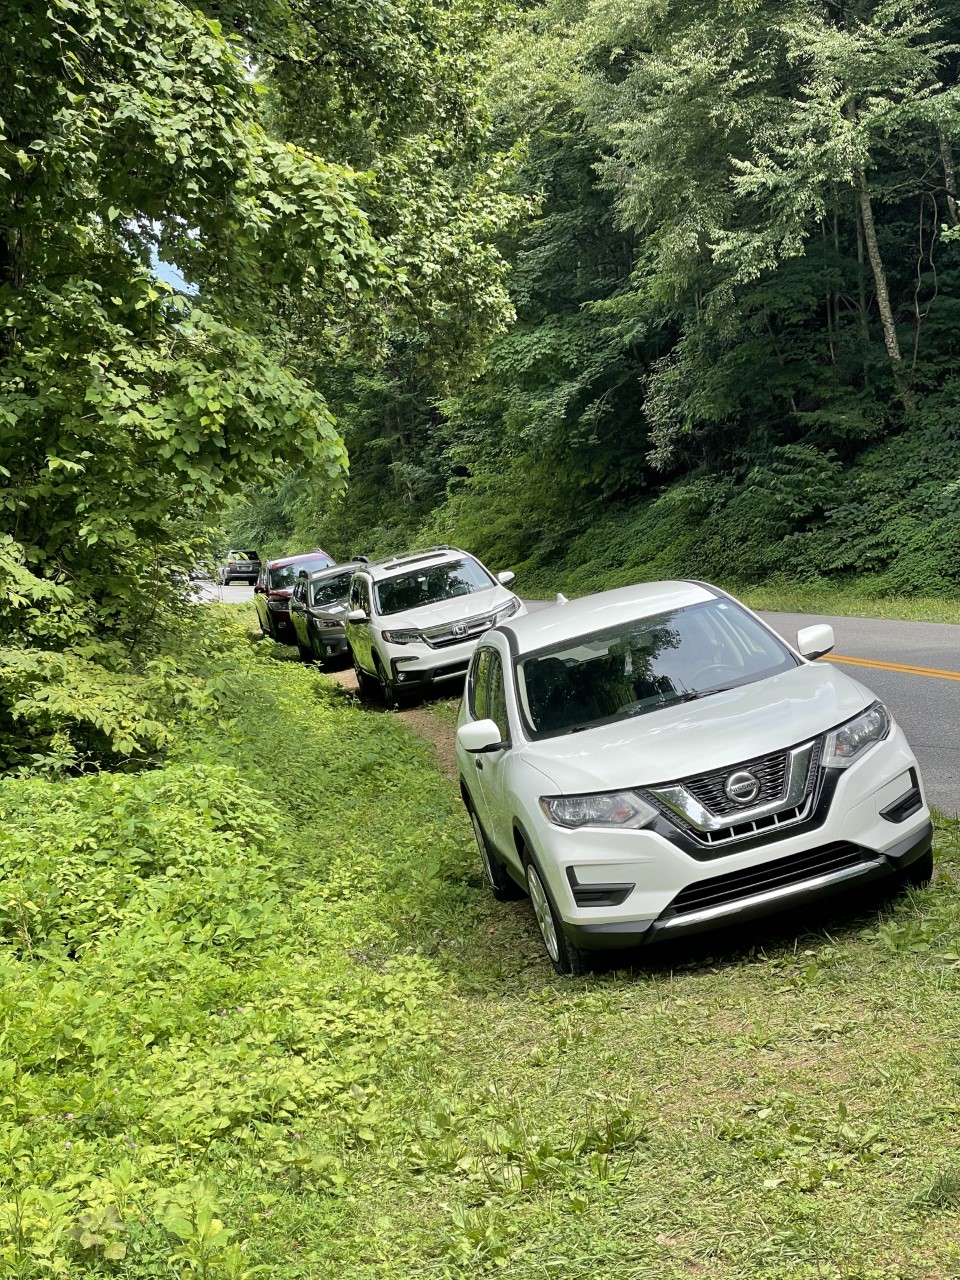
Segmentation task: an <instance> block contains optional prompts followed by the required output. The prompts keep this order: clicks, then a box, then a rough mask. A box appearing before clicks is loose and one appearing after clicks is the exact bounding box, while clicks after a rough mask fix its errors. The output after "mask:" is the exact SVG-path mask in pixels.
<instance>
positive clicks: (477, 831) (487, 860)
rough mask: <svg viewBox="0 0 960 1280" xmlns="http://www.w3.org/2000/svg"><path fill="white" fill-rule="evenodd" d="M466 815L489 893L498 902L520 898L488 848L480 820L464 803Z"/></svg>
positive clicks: (507, 873) (500, 863) (508, 875)
mask: <svg viewBox="0 0 960 1280" xmlns="http://www.w3.org/2000/svg"><path fill="white" fill-rule="evenodd" d="M466 805H467V813H469V815H470V821H471V822H472V823H473V834H474V837H475V839H476V841H477V852H478V853H479V854H480V865H481V866H482V867H483V879H484V883H485V884H486V886H487V888H488V889H489V891H490V893H491V894H492V895H493V897H494V898H496V900H497V901H498V902H509V901H510V900H511V899H512V898H516V897H519V896H520V890H519V888H518V887H517V885H515V884H514V882H513V880H512V878H511V876H510V873H509V872H508V871H507V869H506V867H505V866H504V865H503V863H502V862H501V861H500V859H499V858H498V857H497V855H496V854H495V853H494V852H493V850H492V849H491V848H490V845H489V844H488V843H487V837H486V835H485V834H484V830H483V827H482V826H481V825H480V819H479V818H478V817H477V815H476V813H474V810H473V805H472V804H471V803H470V801H469V800H467V801H466Z"/></svg>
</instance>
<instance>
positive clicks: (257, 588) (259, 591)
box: [253, 582, 267, 595]
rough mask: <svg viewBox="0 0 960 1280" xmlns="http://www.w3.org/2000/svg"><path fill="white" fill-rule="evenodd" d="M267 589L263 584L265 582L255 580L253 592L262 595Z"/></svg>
mask: <svg viewBox="0 0 960 1280" xmlns="http://www.w3.org/2000/svg"><path fill="white" fill-rule="evenodd" d="M266 589H267V588H266V587H265V586H264V585H263V583H262V582H255V583H254V584H253V594H254V595H262V594H263V593H264V591H266Z"/></svg>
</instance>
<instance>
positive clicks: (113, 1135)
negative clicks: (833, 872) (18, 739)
mask: <svg viewBox="0 0 960 1280" xmlns="http://www.w3.org/2000/svg"><path fill="white" fill-rule="evenodd" d="M210 613H211V614H212V615H214V616H208V614H207V611H203V613H202V614H201V612H200V611H197V612H196V615H195V616H194V618H193V619H192V623H191V627H192V628H195V630H193V631H192V634H190V633H187V634H184V635H183V636H182V637H181V647H180V650H179V657H178V659H177V662H176V666H175V669H174V668H173V667H171V674H172V675H175V676H176V677H177V678H179V679H182V680H184V681H187V682H190V681H197V680H210V679H211V678H212V679H213V680H214V690H213V696H212V698H211V700H210V702H209V703H208V704H207V706H206V707H205V709H204V710H202V712H200V713H198V714H192V715H191V716H190V718H189V719H188V720H186V721H182V722H180V721H178V720H177V717H176V715H169V716H168V717H167V719H166V720H165V722H164V723H165V727H166V729H167V731H168V733H169V735H170V738H171V742H170V744H169V746H168V755H167V758H166V760H165V761H164V762H163V763H161V764H160V765H159V767H157V768H155V769H152V770H150V771H146V772H141V773H139V774H129V773H123V772H116V773H110V772H106V771H103V772H101V773H100V774H99V775H97V776H90V777H78V778H74V779H69V780H66V781H64V780H62V779H60V780H57V781H56V782H51V781H49V780H47V779H44V778H39V777H17V778H14V777H7V778H5V779H3V780H2V782H0V854H2V856H0V879H2V884H0V905H2V912H0V917H2V931H0V978H2V982H0V1035H2V1037H3V1044H4V1053H3V1056H2V1060H0V1224H2V1226H0V1264H2V1269H3V1272H4V1274H5V1275H10V1276H15V1277H18V1280H41V1277H51V1276H52V1277H56V1280H65V1277H67V1276H69V1277H75V1276H76V1277H79V1276H88V1275H89V1276H102V1275H111V1274H112V1275H123V1276H126V1277H131V1278H132V1280H160V1278H161V1277H165V1276H169V1275H170V1274H177V1275H182V1276H186V1277H205V1278H206V1280H252V1278H253V1277H254V1276H257V1277H259V1276H270V1277H271V1278H274V1277H276V1280H308V1278H310V1280H312V1277H314V1276H316V1275H319V1274H328V1273H337V1272H339V1273H343V1274H345V1275H350V1276H355V1277H357V1278H358V1280H374V1277H377V1280H383V1278H384V1277H386V1278H388V1280H408V1277H411V1276H427V1275H431V1276H440V1277H444V1278H445V1280H461V1278H465V1277H467V1276H471V1277H473V1276H477V1275H487V1274H489V1275H494V1274H510V1275H513V1276H516V1277H517V1278H518V1280H528V1278H530V1280H533V1277H538V1276H542V1275H543V1274H544V1273H545V1272H546V1273H549V1272H550V1271H553V1270H558V1269H560V1270H562V1271H563V1272H564V1273H565V1274H570V1275H589V1274H595V1273H596V1272H597V1269H598V1268H601V1269H602V1270H603V1271H604V1272H605V1273H606V1272H607V1271H610V1272H611V1273H612V1272H613V1271H615V1270H616V1269H617V1268H618V1267H622V1266H624V1265H629V1266H630V1267H632V1268H633V1269H635V1270H636V1271H637V1272H638V1273H642V1272H643V1271H649V1272H650V1273H651V1274H653V1273H654V1272H656V1273H657V1274H659V1275H663V1276H665V1277H667V1278H668V1280H680V1277H686V1276H689V1275H690V1274H691V1273H696V1272H697V1271H699V1270H709V1272H710V1274H712V1275H716V1276H718V1277H720V1278H721V1280H728V1278H729V1280H734V1277H737V1278H739V1277H740V1276H742V1275H743V1274H744V1268H745V1267H747V1268H749V1271H750V1274H751V1275H757V1276H760V1277H762V1278H764V1280H766V1278H768V1277H769V1280H774V1278H776V1280H782V1278H783V1277H785V1276H790V1277H796V1280H800V1278H801V1277H805V1276H807V1275H812V1274H816V1272H817V1271H819V1272H820V1274H825V1275H830V1274H833V1275H834V1276H837V1277H841V1278H842V1280H854V1277H856V1278H857V1280H862V1278H863V1277H864V1276H870V1277H873V1278H874V1280H894V1278H895V1277H898V1276H903V1275H909V1274H911V1272H916V1273H918V1274H921V1273H923V1271H924V1270H926V1271H928V1272H929V1271H930V1270H931V1268H933V1269H934V1270H936V1269H940V1270H942V1271H947V1270H949V1267H950V1266H952V1259H953V1252H954V1251H953V1244H952V1240H953V1234H952V1231H951V1226H950V1224H951V1218H950V1215H951V1214H952V1213H953V1211H954V1209H955V1202H956V1169H955V1167H954V1163H953V1162H952V1161H951V1159H950V1155H949V1151H950V1142H949V1138H950V1133H951V1126H952V1125H953V1122H954V1116H953V1109H952V1106H951V1104H950V1101H949V1098H946V1099H945V1098H944V1095H943V1092H942V1086H943V1081H944V1080H949V1079H950V1078H951V1072H952V1071H953V1070H954V1069H955V1064H954V1063H952V1061H951V1052H950V1047H949V1046H950V1040H949V1036H945V1034H944V1028H945V1027H948V1026H949V1025H950V1017H951V1013H950V1010H951V1004H952V1001H953V1000H954V999H955V992H954V987H955V985H956V983H955V979H956V973H957V964H958V959H957V920H958V909H960V908H958V903H960V898H958V889H957V866H958V865H960V864H958V857H960V845H958V839H957V835H958V833H957V830H956V828H955V826H954V825H951V824H949V823H946V822H942V823H940V825H939V827H938V837H937V852H938V864H939V874H938V878H937V880H936V881H935V883H934V885H933V886H932V888H930V889H928V890H925V891H923V892H921V893H913V894H910V895H908V896H905V897H901V898H900V899H898V900H897V901H896V902H895V903H886V904H885V903H883V902H881V901H879V900H878V901H877V902H876V903H874V902H873V901H870V902H861V903H860V904H859V907H858V906H857V905H856V904H846V905H844V906H842V907H837V908H836V910H835V912H834V913H833V914H832V915H829V916H828V915H824V916H823V917H816V918H811V917H809V916H808V917H807V918H806V919H805V920H803V921H796V920H793V921H789V922H787V923H786V924H785V925H779V926H778V925H771V926H770V928H769V929H768V930H766V931H765V932H763V933H753V932H752V933H751V934H750V935H748V936H741V937H735V938H726V939H722V938H716V939H711V941H710V944H709V945H710V948H711V950H710V954H709V955H708V954H707V953H706V951H690V950H689V949H688V950H686V951H685V954H684V955H683V956H681V957H678V956H677V955H676V954H671V955H665V956H662V957H660V958H659V959H658V958H657V957H656V956H654V955H653V954H652V953H651V954H650V955H649V956H646V957H644V963H643V966H642V967H640V968H634V969H632V970H620V971H616V970H612V969H611V970H610V971H609V972H600V973H598V974H596V975H595V976H592V977H589V978H586V979H584V980H582V981H580V982H569V981H564V980H562V979H557V978H554V977H553V976H552V975H551V974H550V971H549V969H548V967H547V966H546V965H545V961H544V960H543V957H542V950H541V947H540V943H539V941H538V937H537V932H536V926H535V924H534V923H533V920H532V917H531V916H530V913H529V910H528V908H527V906H526V904H523V903H517V904H515V905H514V906H512V907H509V908H507V907H504V906H502V905H495V904H494V903H493V902H492V900H491V899H490V898H489V897H488V896H487V895H486V892H485V890H484V889H483V886H482V880H481V877H480V874H479V867H478V865H477V863H476V854H475V850H474V848H473V846H472V843H471V836H470V830H469V824H468V823H467V821H466V819H465V816H464V813H463V808H462V805H461V804H460V802H459V800H458V797H457V791H456V785H455V783H453V782H450V781H448V780H445V779H444V778H442V777H441V776H440V775H439V774H438V773H437V771H436V768H435V765H434V764H433V762H432V758H431V755H430V752H429V751H428V750H427V749H426V747H425V745H424V744H422V743H419V742H418V741H417V740H416V739H415V738H414V737H413V736H412V735H411V734H410V732H409V731H408V728H407V727H406V726H405V725H404V723H403V721H402V719H401V718H400V717H397V716H393V715H389V714H382V713H381V714H376V713H371V712H369V711H365V710H364V709H362V708H361V707H360V706H359V705H358V704H357V703H356V702H355V701H354V700H353V699H351V698H350V697H348V696H345V695H344V694H343V692H342V690H339V689H335V688H334V687H333V685H332V684H331V683H330V682H328V681H327V680H326V679H324V678H323V677H318V676H317V675H316V673H315V672H312V671H310V670H309V669H307V668H305V667H303V666H301V665H299V664H296V663H292V662H287V661H275V660H274V656H273V654H274V650H275V646H273V645H272V644H271V643H270V642H267V641H261V640H257V641H253V640H252V638H251V635H250V633H248V632H246V631H245V629H244V624H243V622H241V621H240V619H239V616H238V615H237V614H236V612H234V613H233V614H232V615H231V614H230V613H228V612H227V611H223V610H215V609H212V610H211V611H210ZM280 656H282V655H280ZM224 668H227V669H228V670H229V673H230V678H229V680H219V679H218V677H219V675H220V673H221V672H222V671H223V670H224ZM858 911H859V912H860V914H858ZM632 959H633V960H636V957H633V958H632ZM907 1022H909V1025H910V1028H911V1034H910V1037H909V1042H907V1041H905V1039H904V1035H903V1028H904V1025H906V1023H907ZM937 1152H945V1153H946V1154H944V1155H942V1158H941V1157H939V1156H938V1155H937ZM865 1202H869V1203H870V1204H871V1206H872V1208H871V1216H870V1222H869V1223H868V1224H867V1226H866V1227H865V1226H864V1219H863V1205H864V1203H865ZM731 1222H734V1223H735V1225H736V1237H735V1239H733V1240H731V1236H730V1231H731Z"/></svg>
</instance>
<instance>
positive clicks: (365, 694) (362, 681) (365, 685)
mask: <svg viewBox="0 0 960 1280" xmlns="http://www.w3.org/2000/svg"><path fill="white" fill-rule="evenodd" d="M350 661H351V662H352V663H353V674H354V675H355V676H356V677H357V692H358V693H359V694H360V697H361V698H372V697H373V696H374V695H375V694H376V693H377V691H378V689H379V685H378V684H377V682H376V680H374V679H373V677H372V676H368V675H367V673H366V671H364V669H363V667H361V665H360V663H359V662H358V661H357V660H356V658H355V657H354V654H353V650H352V649H351V650H350Z"/></svg>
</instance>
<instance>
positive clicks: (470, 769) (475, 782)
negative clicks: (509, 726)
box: [464, 645, 496, 844]
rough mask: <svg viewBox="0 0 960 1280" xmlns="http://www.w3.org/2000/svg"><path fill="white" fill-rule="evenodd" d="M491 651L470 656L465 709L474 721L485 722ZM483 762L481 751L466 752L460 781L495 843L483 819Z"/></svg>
mask: <svg viewBox="0 0 960 1280" xmlns="http://www.w3.org/2000/svg"><path fill="white" fill-rule="evenodd" d="M492 652H493V650H492V649H490V648H489V646H487V645H481V647H480V648H479V649H477V651H476V653H475V654H474V655H473V661H472V663H471V664H470V671H469V673H468V675H467V687H466V698H467V708H468V710H469V712H470V715H471V717H472V718H473V719H474V720H486V718H487V694H488V689H489V683H490V654H491V653H492ZM487 759H488V757H487V754H486V753H485V752H475V751H470V752H467V753H466V770H467V776H466V777H465V778H464V782H465V783H466V784H467V791H469V793H470V799H471V801H472V803H473V807H474V809H475V810H476V813H477V817H478V818H479V819H480V825H481V826H482V827H483V829H484V831H485V832H486V833H487V836H488V837H489V839H490V840H491V841H493V843H494V844H495V843H496V841H494V840H493V832H492V831H491V829H490V822H489V820H488V816H487V800H486V796H485V794H484V790H483V774H484V770H485V769H486V767H487Z"/></svg>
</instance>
